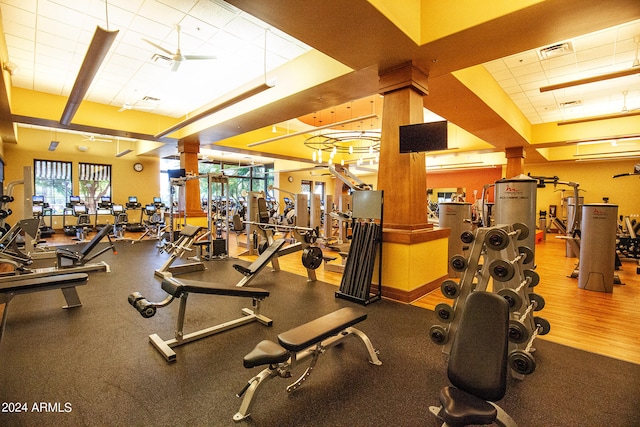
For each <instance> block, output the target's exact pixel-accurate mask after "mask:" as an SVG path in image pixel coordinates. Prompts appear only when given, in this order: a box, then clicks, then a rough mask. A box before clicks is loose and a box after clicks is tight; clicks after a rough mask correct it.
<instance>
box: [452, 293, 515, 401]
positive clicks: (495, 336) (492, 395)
mask: <svg viewBox="0 0 640 427" xmlns="http://www.w3.org/2000/svg"><path fill="white" fill-rule="evenodd" d="M508 331H509V307H508V303H507V301H506V300H505V299H504V298H502V297H501V296H499V295H497V294H494V293H490V292H480V291H477V292H472V293H471V294H469V296H468V298H467V300H466V302H465V304H464V308H463V311H462V315H461V318H460V322H459V324H458V329H457V331H456V334H455V337H454V341H453V343H452V346H451V352H450V355H449V367H448V372H447V374H448V376H449V380H450V381H451V384H453V385H454V386H455V387H457V388H459V389H461V390H464V391H466V392H468V393H471V394H473V395H475V396H478V397H480V398H482V399H485V400H489V401H497V400H500V399H502V397H503V396H504V394H505V391H506V383H507V366H508V365H507V351H508V346H509V342H508V336H509V334H508Z"/></svg>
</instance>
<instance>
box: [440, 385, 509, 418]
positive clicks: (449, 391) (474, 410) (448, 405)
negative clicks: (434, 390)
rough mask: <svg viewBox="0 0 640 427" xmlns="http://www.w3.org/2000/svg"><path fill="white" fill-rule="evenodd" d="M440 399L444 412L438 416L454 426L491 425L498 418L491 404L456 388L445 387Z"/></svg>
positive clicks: (441, 391)
mask: <svg viewBox="0 0 640 427" xmlns="http://www.w3.org/2000/svg"><path fill="white" fill-rule="evenodd" d="M439 399H440V403H441V404H442V410H441V411H440V413H439V414H438V416H439V417H441V418H442V419H443V420H444V421H445V422H446V423H447V424H449V425H452V426H457V425H461V426H462V425H465V426H466V425H471V424H473V425H486V424H491V423H493V422H494V421H495V419H496V417H497V416H498V410H497V409H496V408H495V407H494V406H493V405H491V404H490V403H489V402H487V401H486V400H483V399H480V398H479V397H476V396H474V395H472V394H469V393H467V392H465V391H462V390H460V389H458V388H455V387H444V388H443V389H442V390H440V395H439Z"/></svg>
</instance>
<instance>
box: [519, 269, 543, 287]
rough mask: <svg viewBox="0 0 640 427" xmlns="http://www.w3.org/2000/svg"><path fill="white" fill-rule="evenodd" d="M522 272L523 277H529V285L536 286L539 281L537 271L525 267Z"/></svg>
mask: <svg viewBox="0 0 640 427" xmlns="http://www.w3.org/2000/svg"><path fill="white" fill-rule="evenodd" d="M522 274H524V277H525V278H527V277H529V278H531V281H530V282H529V287H530V288H533V287H534V286H537V285H538V283H540V275H539V274H538V273H536V272H535V271H533V270H529V269H525V270H524V271H523V272H522Z"/></svg>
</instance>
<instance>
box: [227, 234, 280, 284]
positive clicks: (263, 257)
mask: <svg viewBox="0 0 640 427" xmlns="http://www.w3.org/2000/svg"><path fill="white" fill-rule="evenodd" d="M284 243H285V241H284V239H276V240H274V241H273V243H272V244H271V245H269V247H268V248H267V249H266V250H265V251H264V252H262V253H261V254H260V256H259V257H258V258H256V260H255V261H253V262H252V263H251V265H249V267H245V266H243V265H240V264H233V268H235V269H236V270H237V271H239V272H240V273H242V274H244V275H245V276H252V275H254V274H256V273H258V272H259V271H260V270H261V269H262V267H264V266H265V265H266V264H267V263H268V262H269V261H270V260H271V258H273V257H274V256H275V255H276V254H277V253H278V251H279V250H280V248H281V247H282V245H284Z"/></svg>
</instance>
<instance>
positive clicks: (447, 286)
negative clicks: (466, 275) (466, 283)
mask: <svg viewBox="0 0 640 427" xmlns="http://www.w3.org/2000/svg"><path fill="white" fill-rule="evenodd" d="M440 290H441V291H442V295H444V296H445V297H447V298H449V299H456V298H458V295H460V285H459V284H458V283H456V282H454V281H453V280H451V279H447V280H445V281H443V282H442V284H441V285H440Z"/></svg>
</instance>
